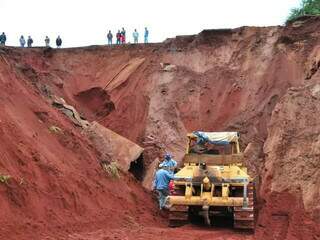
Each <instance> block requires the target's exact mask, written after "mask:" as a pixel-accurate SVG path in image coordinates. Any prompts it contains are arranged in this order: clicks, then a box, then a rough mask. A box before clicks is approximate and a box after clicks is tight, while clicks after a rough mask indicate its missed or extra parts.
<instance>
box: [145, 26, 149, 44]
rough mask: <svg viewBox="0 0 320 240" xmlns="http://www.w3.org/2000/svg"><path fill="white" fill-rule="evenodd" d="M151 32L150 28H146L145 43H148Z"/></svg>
mask: <svg viewBox="0 0 320 240" xmlns="http://www.w3.org/2000/svg"><path fill="white" fill-rule="evenodd" d="M148 37H149V30H148V28H144V43H148Z"/></svg>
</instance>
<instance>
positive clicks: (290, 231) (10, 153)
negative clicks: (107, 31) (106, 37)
mask: <svg viewBox="0 0 320 240" xmlns="http://www.w3.org/2000/svg"><path fill="white" fill-rule="evenodd" d="M319 20H320V19H319V18H317V17H308V18H301V19H298V20H297V21H295V22H292V23H290V24H289V25H288V26H286V27H266V28H256V27H242V28H238V29H232V30H231V29H226V30H205V31H203V32H201V33H200V34H199V35H194V36H183V37H177V38H175V39H168V40H167V41H166V42H164V43H161V44H149V45H145V46H144V45H127V46H120V47H117V46H114V47H88V48H75V49H61V50H53V49H12V48H5V49H3V50H1V51H2V52H0V56H1V58H0V66H1V68H0V69H1V71H0V80H1V81H0V84H1V86H0V87H1V89H2V90H3V93H2V94H1V96H0V107H1V111H0V120H1V122H0V131H1V136H0V138H1V141H2V143H3V144H2V145H1V146H0V153H1V155H3V156H4V157H3V160H2V161H1V163H0V172H1V173H6V174H10V175H11V176H12V180H11V181H9V183H8V185H3V184H0V191H1V195H0V204H2V206H3V207H2V208H4V209H6V210H5V211H4V214H1V216H0V224H1V226H4V230H1V231H0V233H2V234H5V233H7V234H8V232H11V233H12V234H15V233H16V234H22V233H24V232H28V231H29V233H30V231H31V230H32V231H33V230H34V231H36V230H38V231H42V232H45V233H48V234H49V233H50V232H57V231H58V232H61V234H63V233H62V230H61V231H60V230H59V229H63V230H67V229H68V231H70V234H69V237H70V239H104V237H105V236H106V235H109V236H111V237H110V238H105V239H112V237H113V238H116V237H118V238H122V239H133V237H135V239H137V238H138V237H144V239H151V238H153V239H157V238H155V235H153V233H152V232H154V233H155V234H156V237H160V236H161V234H160V233H159V232H161V231H165V233H163V234H164V235H162V236H161V237H162V239H165V238H167V239H172V238H173V236H178V235H179V234H180V235H179V236H184V234H187V232H189V233H190V234H191V235H190V236H191V237H190V239H195V238H196V237H198V236H199V235H198V234H199V232H198V231H197V230H198V229H193V228H191V229H189V228H188V227H187V228H186V229H177V230H170V231H167V229H166V228H164V226H165V225H162V223H160V226H162V228H159V229H158V228H157V229H153V228H149V227H148V226H150V225H152V224H155V221H160V222H162V219H161V218H160V219H159V218H157V219H154V217H153V213H152V212H155V210H154V206H153V204H152V201H151V199H150V197H149V196H148V193H147V192H145V191H144V190H142V188H141V186H139V184H138V183H137V182H135V180H133V178H132V176H130V174H127V173H123V176H122V178H121V180H120V181H114V180H111V179H108V178H106V176H105V173H104V172H102V170H101V167H100V165H99V162H98V161H97V159H99V156H100V153H99V152H98V151H97V149H95V148H94V147H93V145H92V143H91V140H90V139H88V138H87V137H86V136H85V135H84V134H83V133H82V131H81V130H79V129H78V128H75V127H74V126H73V125H72V124H71V123H70V121H68V119H67V118H66V117H65V116H64V115H62V114H61V113H60V112H59V111H57V110H56V109H53V108H52V106H51V105H50V99H51V98H52V96H54V95H56V96H59V97H63V98H64V99H65V100H66V102H67V103H68V104H70V105H73V106H74V107H75V108H76V109H77V110H78V111H79V112H80V113H81V115H82V116H83V117H85V118H87V119H88V120H90V121H94V120H95V121H97V122H99V123H100V124H102V125H103V126H105V127H108V128H110V129H111V130H113V131H115V132H116V133H118V134H120V135H122V136H124V137H126V138H128V139H130V140H131V141H133V142H135V143H137V144H139V145H141V146H142V147H143V148H144V149H145V151H144V154H143V156H144V165H145V167H146V168H147V173H146V176H148V178H150V179H145V182H146V183H148V182H149V183H150V181H151V176H152V174H149V173H150V171H153V168H152V167H149V166H154V165H156V162H155V161H157V160H156V159H157V158H159V157H161V155H162V154H163V152H164V151H171V152H173V154H174V156H175V157H176V158H177V160H180V159H181V156H182V155H183V152H184V148H185V143H186V139H185V135H186V133H187V132H190V131H193V130H205V131H214V130H218V131H221V130H232V131H239V132H240V133H241V135H242V143H241V144H242V147H243V149H245V148H246V151H245V153H246V156H247V159H248V160H247V164H248V165H249V167H250V171H251V172H252V174H253V175H254V176H256V178H257V186H258V196H257V197H258V201H259V208H260V212H259V218H258V223H257V228H256V237H257V239H318V238H319V229H320V228H319V223H320V220H319V202H320V201H319V200H320V199H319V187H318V186H319V169H320V166H319V159H320V158H319V148H320V147H319V125H320V122H319V121H318V119H319V114H318V112H319V99H318V90H317V89H318V88H319V87H318V86H319V85H317V84H316V83H319V82H320V71H318V69H319V67H320V50H319V47H318V46H319V44H320V33H319V31H318V30H319V28H320V21H319ZM51 126H57V127H59V128H60V129H61V130H62V132H63V134H59V131H58V133H55V132H54V133H52V132H51V131H49V130H48V129H50V127H51ZM145 185H146V186H147V185H148V184H145ZM140 206H143V207H144V209H141V207H140ZM124 208H125V209H124ZM128 212H129V214H127V213H128ZM124 213H125V214H124ZM111 215H112V219H110V216H111ZM127 215H129V216H132V218H134V219H135V220H134V221H135V222H137V223H138V224H140V226H142V228H143V230H141V232H139V231H138V232H136V230H132V229H126V231H127V232H126V233H124V232H123V230H121V229H120V230H119V231H120V232H119V234H118V235H117V234H116V232H112V230H109V229H103V226H108V227H109V225H110V229H113V228H112V227H118V228H119V227H121V226H123V224H125V221H126V220H125V217H124V216H127ZM130 221H131V220H130ZM85 223H91V224H90V225H89V227H88V225H87V226H86V227H84V228H82V230H83V231H85V232H90V231H92V234H93V235H90V234H89V233H88V234H86V233H84V234H81V236H79V235H74V234H77V230H78V229H79V228H81V227H83V226H85ZM93 225H94V226H93ZM129 225H130V224H129ZM302 225H303V226H302ZM77 227H78V228H77ZM99 229H102V230H101V231H100V230H99ZM97 231H98V232H97ZM185 231H186V232H185ZM205 231H207V230H205ZM209 231H210V233H208V232H203V233H201V234H202V235H200V236H201V239H205V238H206V237H208V238H209V237H217V236H219V234H220V236H221V239H222V238H223V237H226V238H230V239H233V238H234V239H241V238H242V239H246V238H252V236H247V235H241V234H240V235H237V233H235V232H233V235H232V234H231V235H229V233H226V231H221V232H215V230H212V232H211V230H209ZM64 233H65V232H64ZM128 233H129V234H128ZM161 233H162V232H161ZM144 234H145V235H144ZM171 234H172V235H171ZM177 234H178V235H177ZM207 234H208V235H207ZM64 236H66V235H64ZM159 239H160V238H159ZM177 239H179V238H178V237H177Z"/></svg>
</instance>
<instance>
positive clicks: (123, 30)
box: [121, 28, 126, 44]
mask: <svg viewBox="0 0 320 240" xmlns="http://www.w3.org/2000/svg"><path fill="white" fill-rule="evenodd" d="M121 43H122V44H125V43H126V30H125V29H124V28H122V31H121Z"/></svg>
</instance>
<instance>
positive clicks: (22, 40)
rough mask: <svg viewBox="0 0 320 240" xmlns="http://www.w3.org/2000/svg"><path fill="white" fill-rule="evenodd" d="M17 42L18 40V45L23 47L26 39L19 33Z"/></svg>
mask: <svg viewBox="0 0 320 240" xmlns="http://www.w3.org/2000/svg"><path fill="white" fill-rule="evenodd" d="M19 42H20V47H23V48H24V45H26V40H25V39H24V36H23V35H21V37H20V39H19Z"/></svg>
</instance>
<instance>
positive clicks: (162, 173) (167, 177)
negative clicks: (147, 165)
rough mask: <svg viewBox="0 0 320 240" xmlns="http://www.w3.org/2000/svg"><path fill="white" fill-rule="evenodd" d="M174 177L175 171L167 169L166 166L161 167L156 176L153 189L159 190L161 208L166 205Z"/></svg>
mask: <svg viewBox="0 0 320 240" xmlns="http://www.w3.org/2000/svg"><path fill="white" fill-rule="evenodd" d="M172 179H174V175H173V172H169V171H167V170H166V167H162V168H160V169H159V170H158V171H157V172H156V174H155V177H154V182H153V189H155V190H157V192H158V199H159V207H160V210H161V209H163V208H164V207H165V205H166V202H167V198H168V196H169V183H170V181H171V180H172Z"/></svg>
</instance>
